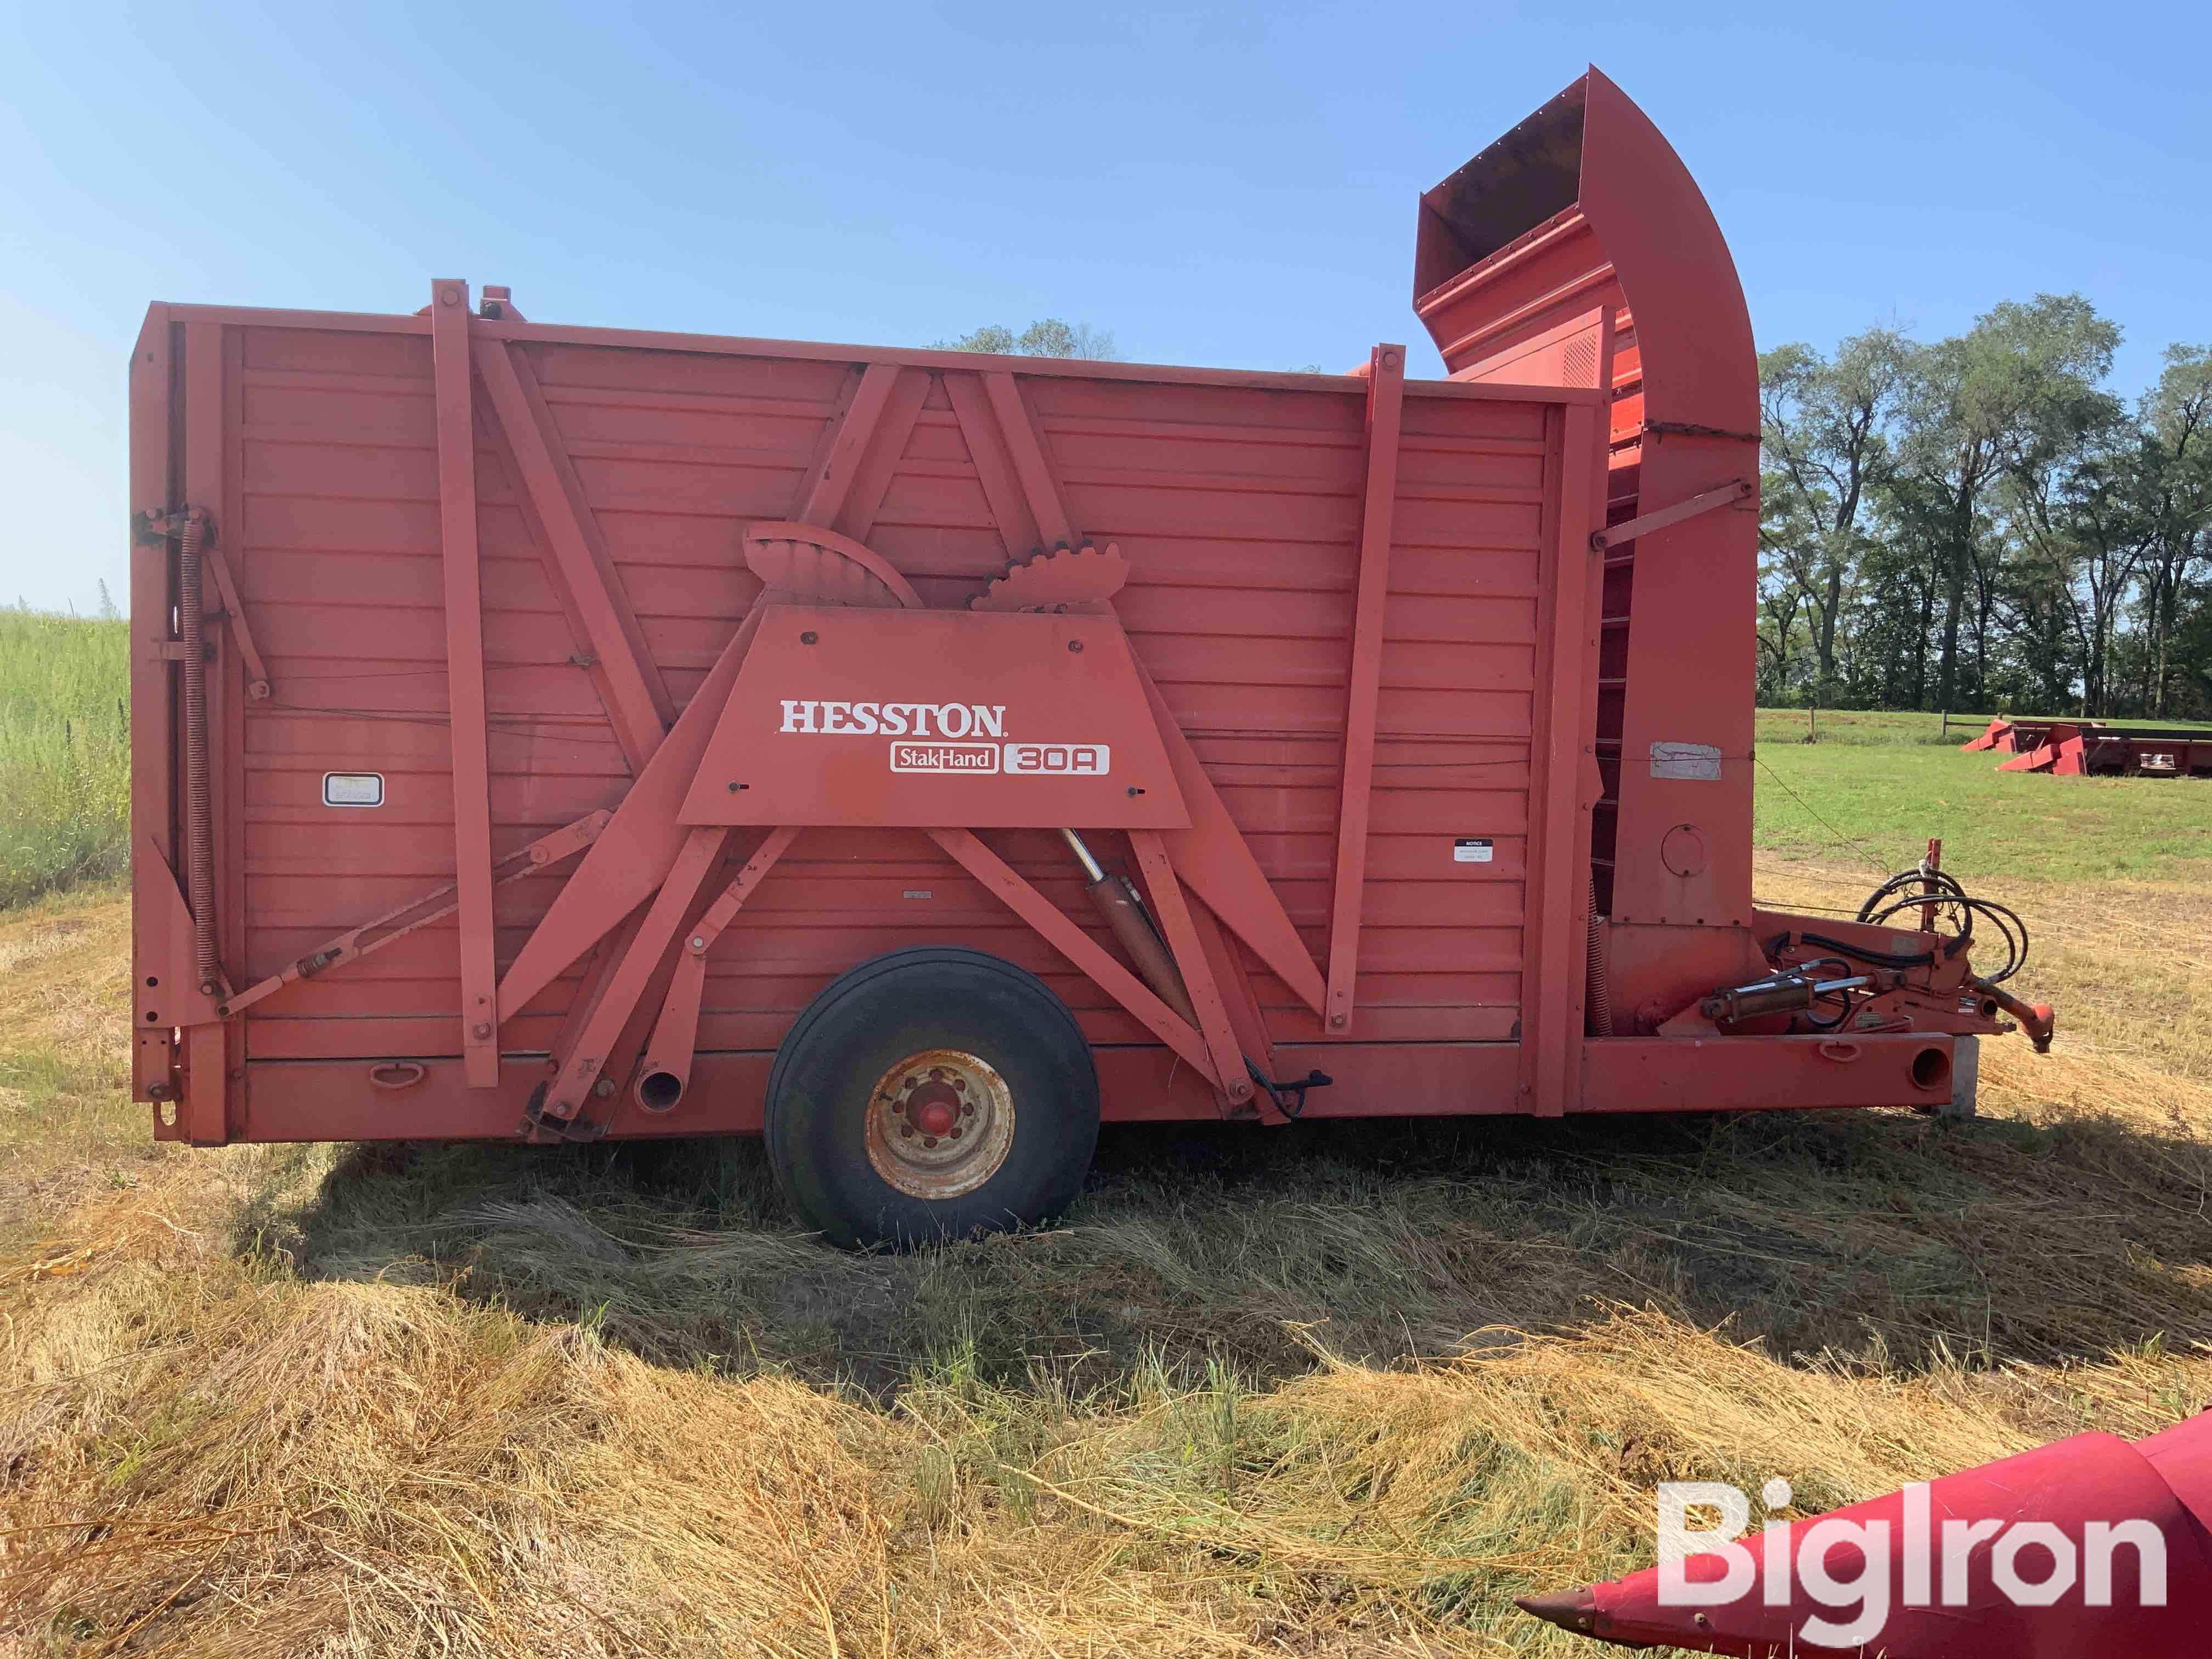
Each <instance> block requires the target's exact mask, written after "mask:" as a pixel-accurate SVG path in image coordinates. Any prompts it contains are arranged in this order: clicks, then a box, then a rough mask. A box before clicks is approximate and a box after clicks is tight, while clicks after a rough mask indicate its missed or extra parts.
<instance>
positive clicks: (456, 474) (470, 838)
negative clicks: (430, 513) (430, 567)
mask: <svg viewBox="0 0 2212 1659" xmlns="http://www.w3.org/2000/svg"><path fill="white" fill-rule="evenodd" d="M430 353H431V373H432V385H433V389H434V390H435V393H436V407H437V419H438V526H439V533H440V537H441V540H442V542H443V544H444V548H445V567H446V684H447V703H448V709H449V713H450V720H449V723H448V725H447V733H448V736H449V738H450V739H451V747H452V751H453V755H452V761H453V887H454V892H455V895H456V896H457V898H458V899H459V925H460V934H461V1069H462V1075H463V1076H464V1078H465V1079H466V1080H467V1083H468V1086H469V1087H470V1088H471V1089H489V1088H490V1087H492V1086H493V1085H495V1084H496V1083H497V1082H498V1081H499V1007H498V1004H497V1002H496V1000H495V999H496V998H497V996H498V994H499V984H498V978H497V964H496V961H495V951H494V948H493V937H492V920H491V889H492V878H491V757H490V752H489V742H490V739H489V735H488V733H487V732H486V728H485V724H484V717H485V703H484V659H483V567H482V565H481V563H480V562H479V560H478V557H477V437H476V394H475V386H474V382H473V380H472V379H471V371H470V367H469V289H468V284H467V283H463V282H460V281H458V280H447V279H441V280H440V281H437V282H435V283H431V284H430Z"/></svg>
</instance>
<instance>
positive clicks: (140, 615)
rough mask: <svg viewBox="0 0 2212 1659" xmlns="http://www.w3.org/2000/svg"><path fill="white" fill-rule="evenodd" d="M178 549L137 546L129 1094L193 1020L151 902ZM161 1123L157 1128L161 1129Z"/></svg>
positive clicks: (164, 542) (169, 866) (148, 430)
mask: <svg viewBox="0 0 2212 1659" xmlns="http://www.w3.org/2000/svg"><path fill="white" fill-rule="evenodd" d="M169 331H170V325H169V311H168V307H167V306H161V305H156V306H154V307H151V308H150V309H149V311H148V312H147V313H146V325H145V327H144V328H143V329H142V330H141V331H139V335H138V341H137V345H136V346H134V347H133V348H132V349H131V520H132V522H133V523H134V524H136V523H137V522H138V521H139V520H140V518H141V515H143V516H144V517H147V518H153V517H157V516H159V515H160V514H162V513H167V511H168V510H169V509H170V507H173V506H177V505H179V504H180V503H179V502H178V501H176V499H175V496H174V495H173V491H172V489H171V486H170V483H169V372H170V361H169V360H170V353H171V349H172V348H171V345H170V339H169ZM170 556H171V555H170V543H169V540H168V538H167V537H164V536H148V537H146V538H144V539H143V540H134V542H133V543H132V545H131V946H132V949H131V984H132V986H133V987H134V990H133V994H132V1000H131V1006H132V1012H133V1018H132V1019H131V1030H132V1032H133V1034H134V1041H133V1042H132V1045H131V1093H132V1095H133V1097H135V1098H137V1099H139V1100H150V1099H152V1098H153V1094H152V1092H151V1091H154V1090H156V1089H160V1090H164V1091H166V1090H168V1089H169V1088H171V1087H172V1086H173V1073H174V1072H175V1069H176V1040H175V1038H174V1036H173V1035H172V1033H173V1031H174V1030H175V1029H176V1028H177V1027H179V1026H180V1025H182V1024H185V1020H184V1019H183V1018H181V1015H180V1009H181V1005H180V1004H179V1002H178V1001H177V1000H176V999H177V998H179V996H181V995H183V994H185V990H186V989H187V987H186V986H185V983H184V982H183V981H180V980H179V978H178V976H177V975H176V974H175V973H174V972H173V969H172V968H171V965H170V964H171V963H172V961H173V959H174V958H175V957H176V956H177V953H178V952H179V950H180V948H181V946H182V945H183V941H182V940H180V939H175V938H174V937H173V932H174V930H173V927H172V926H171V923H172V921H173V916H174V907H173V906H171V905H167V904H157V903H155V902H153V898H152V895H153V894H154V893H155V883H156V882H167V883H168V884H170V886H171V887H174V886H175V884H176V882H175V878H174V877H173V875H172V873H171V872H172V871H173V870H174V868H175V867H176V864H177V861H178V846H177V829H176V811H175V805H174V797H175V787H176V786H175V781H174V780H175V776H176V764H177V750H176V694H177V678H176V677H177V667H176V665H175V664H173V662H171V661H170V660H169V657H168V651H167V647H168V645H169V643H170V623H169V611H170V606H171V604H172V603H173V599H174V597H175V596H174V594H173V592H172V591H171V587H170V582H169V561H170ZM157 1127H158V1126H157Z"/></svg>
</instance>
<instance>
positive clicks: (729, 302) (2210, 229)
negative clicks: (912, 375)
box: [0, 0, 2212, 609]
mask: <svg viewBox="0 0 2212 1659" xmlns="http://www.w3.org/2000/svg"><path fill="white" fill-rule="evenodd" d="M1591 61H1595V63H1596V64H1598V66H1599V67H1600V68H1601V69H1603V70H1606V71H1607V73H1608V74H1610V75H1611V76H1613V78H1614V79H1615V80H1616V81H1618V82H1620V84H1621V85H1622V86H1623V87H1624V88H1626V90H1627V92H1628V93H1629V94H1630V95H1631V96H1632V97H1633V98H1635V99H1636V100H1638V102H1639V103H1641V104H1642V105H1643V106H1644V109H1645V110H1646V111H1647V112H1649V113H1650V115H1651V117H1652V118H1653V119H1654V120H1655V121H1656V123H1657V124H1658V125H1659V127H1660V129H1661V130H1662V131H1664V132H1665V133H1666V134H1667V135H1668V137H1669V138H1670V139H1671V140H1672V141H1673V142H1674V146H1675V148H1676V149H1678V150H1680V153H1681V154H1682V156H1683V158H1684V159H1685V161H1687V163H1688V164H1689V167H1690V170H1691V172H1692V173H1694V174H1695V175H1696V177H1697V178H1698V179H1699V182H1700V183H1701V184H1702V185H1703V186H1704V188H1705V192H1706V194H1707V195H1708V197H1711V201H1712V203H1713V206H1714V210H1715V211H1716V213H1717V215H1718V216H1719V219H1720V222H1721V226H1722V228H1723V231H1725V232H1726V234H1727V235H1728V237H1729V241H1730V243H1731V245H1732V246H1733V247H1734V249H1735V257H1736V262H1737V265H1738V267H1739V269H1740V270H1741V273H1742V276H1743V281H1744V287H1745V290H1746V292H1747V295H1749V298H1750V302H1751V312H1752V319H1753V325H1754V326H1755V327H1756V329H1757V331H1758V335H1759V343H1760V344H1761V345H1762V346H1765V345H1771V344H1775V343H1779V342H1782V341H1784V340H1789V339H1801V338H1802V339H1808V340H1811V341H1814V342H1815V343H1819V344H1821V345H1823V346H1825V345H1828V344H1832V343H1833V342H1834V341H1835V340H1836V339H1837V338H1838V337H1840V336H1842V335H1844V334H1847V333H1849V332H1850V331H1854V330H1856V329H1857V328H1859V327H1862V326H1863V325H1865V324H1866V323H1868V322H1869V321H1871V320H1874V319H1877V318H1882V319H1897V320H1899V321H1902V322H1904V323H1905V324H1906V325H1910V326H1911V327H1913V328H1914V329H1915V330H1916V331H1918V332H1919V333H1920V334H1921V335H1923V337H1933V336H1936V335H1940V334H1942V333H1944V332H1948V331H1953V330H1955V329H1958V328H1960V327H1963V326H1964V325H1966V324H1967V323H1969V322H1970V321H1971V320H1972V318H1973V316H1974V315H1975V313H1978V312H1980V311H1982V310H1984V309H1986V308H1987V307H1989V306H1990V305H1991V304H1992V303H1994V302H1996V301H1999V300H2002V299H2007V298H2026V297H2027V296H2028V295H2033V294H2034V293H2036V292H2038V291H2044V290H2055V291H2064V290H2069V289H2079V290H2080V291H2081V292H2082V293H2084V294H2087V295H2088V296H2089V297H2090V298H2091V299H2092V300H2093V301H2095V302H2096V303H2097V305H2098V306H2100V307H2102V308H2103V309H2104V310H2105V311H2106V313H2108V314H2109V315H2111V316H2112V317H2113V318H2114V319H2116V320H2118V322H2119V323H2120V324H2121V325H2123V327H2124V329H2125V331H2126V343H2125V344H2124V347H2123V349H2122V353H2121V357H2120V362H2119V364H2118V376H2117V378H2118V381H2119V383H2120V384H2121V385H2122V386H2124V387H2126V388H2128V389H2130V390H2132V389H2135V388H2136V387H2139V386H2142V384H2144V383H2146V382H2147V381H2148V380H2149V379H2150V378H2152V377H2153V376H2154V374H2155V373H2156V369H2157V361H2158V354H2159V352H2160V349H2161V348H2162V347H2163V346H2164V345H2165V344H2166V343H2167V342H2169V341H2172V340H2177V339H2181V340H2201V339H2203V338H2204V337H2207V336H2212V318H2208V316H2207V310H2206V294H2207V289H2206V284H2205V278H2204V273H2205V272H2206V271H2207V270H2212V212H2208V207H2212V165H2208V164H2212V120H2208V118H2207V115H2208V103H2207V98H2206V94H2205V92H2204V89H2203V65H2204V64H2205V63H2206V62H2208V61H2212V22H2208V21H2207V10H2206V9H2205V8H2204V7H2203V5H2202V4H2201V3H2200V4H2196V5H2190V6H2182V5H2155V4H2154V5H2142V6H2129V5H2125V4H2118V5H2113V4H2107V5H2105V6H2102V7H2097V8H2089V9H2084V8H2082V7H2081V6H2080V5H2078V4H2068V5H2055V4H2041V3H2015V4H2006V5H1996V4H1976V5H1964V4H1960V5H1944V4H1941V3H1936V4H1927V3H1923V4H1920V5H1898V6H1888V5H1882V4H1877V3H1862V4H1855V5H1850V6H1842V5H1829V6H1821V7H1818V8H1802V7H1792V6H1772V5H1770V6H1761V7H1751V6H1741V7H1738V6H1729V5H1724V4H1717V3H1710V0H1709V3H1702V4H1698V5H1694V6H1692V5H1684V6H1679V7H1677V6H1667V5H1654V4H1650V3H1642V4H1637V5H1632V6H1631V5H1612V4H1600V3H1592V4H1588V5H1583V6H1579V7H1572V6H1559V5H1541V6H1540V5H1488V4H1481V3H1463V4H1460V5H1457V6H1451V7H1444V6H1434V7H1392V6H1387V5H1364V6H1342V7H1294V6H1277V7H1272V8H1267V9H1248V10H1238V9H1212V10H1205V9H1135V10H1127V11H1118V10H1113V9H1097V8H1069V9H1054V8H1050V7H1038V6H1035V5H1006V6H999V7H972V8H959V9H954V8H929V7H925V6H918V5H903V6H886V7H874V6H869V5H865V4H847V5H829V4H817V5H811V6H806V5H791V6H778V7H775V8H774V9H757V8H751V7H745V6H734V7H726V8H690V7H670V8H665V9H638V10H635V11H634V10H632V9H629V8H624V7H619V6H601V7H594V8H588V9H580V8H569V7H564V6H560V5H554V4H544V5H533V6H531V7H527V8H505V7H501V6H499V5H496V4H477V5H470V6H461V5H453V4H451V3H448V4H447V5H444V6H441V7H438V8H435V9H420V8H414V7H361V8H349V9H347V11H346V12H345V13H344V14H342V15H331V14H325V13H324V12H322V11H321V10H320V9H318V8H315V7H313V6H304V7H303V6H300V5H296V4H295V5H286V6H282V7H278V6H266V7H264V6H243V5H237V6H222V7H197V8H187V7H183V6H163V7H159V8H152V7H149V8H143V9H112V8H100V7H95V6H89V5H82V6H58V5H53V4H37V5H32V4H26V3H22V0H8V3H6V4H5V5H4V6H0V65H4V66H5V74H4V79H0V86H4V88H5V91H4V94H0V98H4V104H0V488H4V491H5V497H6V501H7V502H8V512H7V515H6V517H7V526H8V527H7V529H6V531H5V532H4V534H0V602H13V601H14V600H15V599H17V598H18V597H21V598H23V599H27V600H28V601H29V602H30V603H31V604H33V605H46V606H52V607H57V608H58V607H60V606H63V605H70V604H75V605H76V606H77V607H78V608H79V609H88V608H89V607H90V606H91V605H93V604H94V602H95V601H94V589H95V583H96V582H97V581H98V580H100V579H101V578H103V577H104V578H105V579H106V580H107V582H108V585H109V586H110V587H111V588H112V589H113V590H114V591H115V592H117V594H118V596H119V595H120V594H121V592H122V591H123V587H124V583H123V580H122V573H123V563H124V502H125V496H124V487H123V480H124V462H125V422H124V372H125V357H126V354H127V352H128V350H129V347H130V342H131V338H132V337H133V336H134V335H135V334H136V332H137V327H138V323H139V319H140V317H141V316H142V314H143V311H144V307H145V305H146V303H147V301H149V300H155V299H166V300H179V301H216V302H227V303H237V304H246V305H283V306H304V307H319V308H325V307H326V308H332V309H340V310H363V311H401V310H412V309H413V308H415V307H416V306H417V305H419V304H421V303H422V301H423V299H424V295H425V291H426V289H427V285H428V280H429V279H430V278H431V277H432V276H466V277H468V278H470V279H471V281H473V282H475V283H477V284H478V285H479V286H481V285H482V284H483V283H487V282H493V283H497V282H504V283H508V284H510V285H511V286H512V287H513V289H514V292H515V298H516V302H517V303H518V304H519V305H520V307H522V308H523V310H524V311H526V313H528V314H529V315H530V316H531V317H532V318H533V319H540V320H546V321H560V322H574V323H586V324H601V325H622V326H629V327H639V328H675V329H687V330H699V331H710V332H718V333H731V334H754V335H769V336H783V337H796V338H814V339H830V340H848V341H861V342H883V343H900V344H927V343H930V342H931V341H933V340H934V339H937V338H939V337H944V336H945V335H947V334H951V333H957V332H960V331H964V330H966V329H968V328H970V327H972V326H974V325H977V324H979V323H983V322H987V321H994V320H996V321H1004V322H1006V323H1009V324H1012V325H1014V326H1016V327H1019V326H1020V325H1023V324H1024V323H1026V322H1028V321H1029V320H1030V319H1033V318H1035V317H1038V316H1042V315H1047V314H1053V315H1058V316H1061V317H1065V318H1067V319H1071V320H1079V321H1087V322H1091V323H1093V324H1095V325H1098V326H1101V327H1103V328H1107V329H1109V330H1111V331H1113V333H1114V335H1115V337H1116V339H1117V340H1118V342H1119V343H1120V345H1121V351H1122V354H1123V355H1124V356H1127V357H1130V358H1133V359H1137V360H1140V361H1158V362H1192V363H1218V364H1228V365H1232V366H1237V367H1249V368H1296V367H1299V366H1302V365H1304V364H1306V363H1311V362H1318V363H1322V364H1323V365H1326V366H1328V367H1330V368H1342V367H1349V366H1350V365H1351V364H1352V363H1354V362H1359V361H1361V360H1362V359H1363V358H1364V356H1365V354H1366V350H1367V348H1368V346H1369V345H1370V344H1371V343H1373V342H1375V341H1376V340H1380V339H1389V340H1410V341H1413V342H1414V343H1416V344H1417V346H1418V347H1419V349H1418V351H1417V355H1416V356H1415V357H1414V359H1413V362H1414V366H1415V368H1416V370H1417V372H1427V373H1434V372H1436V370H1437V364H1436V360H1435V357H1434V355H1433V353H1431V352H1430V351H1429V350H1428V349H1427V347H1426V345H1425V343H1423V342H1422V337H1421V334H1420V331H1419V325H1417V324H1416V323H1415V321H1414V319H1413V316H1412V313H1411V311H1410V309H1409V306H1408V289H1409V288H1410V286H1411V270H1412V237H1413V201H1414V197H1415V196H1416V195H1417V194H1418V193H1419V191H1421V190H1422V189H1424V188H1425V187H1426V186H1427V185H1431V184H1433V183H1435V182H1436V181H1437V179H1440V178H1442V177H1443V175H1444V174H1445V173H1449V171H1451V170H1452V169H1453V168H1454V167H1457V166H1458V164H1459V163H1460V162H1462V161H1464V160H1466V159H1467V158H1468V156H1469V155H1473V154H1474V152H1475V151H1476V150H1477V149H1480V148H1481V146H1482V145H1483V144H1485V143H1487V142H1488V141H1489V140H1490V139H1492V138H1493V137H1496V136H1497V135H1498V133H1500V132H1501V131H1504V129H1505V128H1506V127H1508V126H1510V125H1512V124H1513V123H1514V122H1516V121H1517V120H1518V119H1520V118H1521V117H1522V116H1523V115H1526V114H1527V113H1528V112H1529V111H1531V110H1533V109H1534V108H1535V107H1536V106H1537V105H1538V104H1540V103H1541V102H1542V101H1543V100H1545V99H1547V98H1548V97H1549V96H1550V95H1551V94H1553V93H1554V92H1556V91H1558V90H1559V88H1561V87H1562V86H1564V85H1565V84H1566V83H1567V82H1569V81H1570V80H1571V79H1572V78H1573V77H1574V76H1576V75H1577V73H1578V72H1579V71H1580V70H1581V68H1582V66H1583V64H1585V63H1586V62H1591Z"/></svg>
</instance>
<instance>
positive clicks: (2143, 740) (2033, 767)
mask: <svg viewBox="0 0 2212 1659" xmlns="http://www.w3.org/2000/svg"><path fill="white" fill-rule="evenodd" d="M1965 747H1966V748H1967V749H1995V750H1998V751H1999V752H2001V753H2007V754H2010V755H2011V756H2012V758H2011V759H2010V760H2008V761H2000V762H1999V763H1997V770H1998V771H2000V772H2043V773H2048V774H2051V775H2054V776H2057V777H2075V778H2079V777H2089V776H2101V777H2150V778H2192V777H2196V778H2202V777H2212V730H2208V729H2207V728H2205V727H2203V726H2106V725H2105V724H2104V723H2103V722H2102V721H2100V720H2050V721H2045V722H2042V723H2039V724H2037V725H2033V726H2031V725H2028V724H2027V723H2025V722H2018V723H2014V724H2011V725H2007V724H2006V723H2005V722H2003V721H2002V720H1992V721H1990V729H1989V731H1987V732H1984V733H1983V734H1982V735H1981V737H1979V738H1976V739H1974V741H1973V742H1972V743H1969V744H1966V745H1965Z"/></svg>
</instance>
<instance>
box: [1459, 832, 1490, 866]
mask: <svg viewBox="0 0 2212 1659" xmlns="http://www.w3.org/2000/svg"><path fill="white" fill-rule="evenodd" d="M1452 862H1453V863H1454V864H1487V863H1489V862H1490V837H1489V836H1460V837H1459V839H1458V840H1456V841H1455V842H1452Z"/></svg>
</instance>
